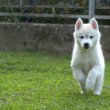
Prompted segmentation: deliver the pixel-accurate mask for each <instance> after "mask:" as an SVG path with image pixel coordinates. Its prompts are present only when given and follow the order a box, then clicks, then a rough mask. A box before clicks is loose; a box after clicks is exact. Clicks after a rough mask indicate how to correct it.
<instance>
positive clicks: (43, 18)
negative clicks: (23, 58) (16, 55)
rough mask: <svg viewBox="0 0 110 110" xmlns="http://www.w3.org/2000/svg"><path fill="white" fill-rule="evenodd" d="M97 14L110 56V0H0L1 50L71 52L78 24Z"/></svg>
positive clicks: (104, 46)
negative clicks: (76, 23)
mask: <svg viewBox="0 0 110 110" xmlns="http://www.w3.org/2000/svg"><path fill="white" fill-rule="evenodd" d="M92 17H95V18H96V19H97V21H98V23H99V27H100V31H101V33H102V40H101V41H102V48H103V50H104V54H105V55H106V56H107V58H108V57H109V56H110V45H109V44H110V37H109V34H110V0H0V50H17V51H24V50H26V51H27V50H31V51H47V52H50V53H57V54H58V53H59V54H65V53H69V54H70V53H71V52H72V48H73V43H74V39H73V35H72V33H73V31H74V24H75V22H76V20H77V19H78V18H82V19H83V21H84V23H87V22H88V21H90V19H91V18H92Z"/></svg>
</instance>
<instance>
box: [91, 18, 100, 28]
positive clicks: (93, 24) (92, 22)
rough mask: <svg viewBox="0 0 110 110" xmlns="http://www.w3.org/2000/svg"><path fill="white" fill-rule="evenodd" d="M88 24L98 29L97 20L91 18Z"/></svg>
mask: <svg viewBox="0 0 110 110" xmlns="http://www.w3.org/2000/svg"><path fill="white" fill-rule="evenodd" d="M90 24H91V26H92V28H93V29H96V30H98V29H99V27H98V23H97V21H96V19H95V18H92V19H91V20H90Z"/></svg>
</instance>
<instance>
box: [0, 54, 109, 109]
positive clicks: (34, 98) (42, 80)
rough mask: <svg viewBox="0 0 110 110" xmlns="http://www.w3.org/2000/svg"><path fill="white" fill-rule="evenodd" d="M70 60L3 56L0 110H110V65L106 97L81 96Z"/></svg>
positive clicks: (0, 58) (67, 58)
mask: <svg viewBox="0 0 110 110" xmlns="http://www.w3.org/2000/svg"><path fill="white" fill-rule="evenodd" d="M70 59H71V58H70V57H69V56H68V57H66V56H64V57H60V56H55V55H53V56H52V55H48V54H46V53H33V52H32V53H29V52H21V53H20V52H0V110H110V62H107V64H106V72H105V81H104V87H103V93H102V95H101V96H95V95H92V94H91V93H90V94H87V95H81V94H80V89H79V86H78V84H77V81H76V80H75V79H74V78H73V76H72V73H71V68H70Z"/></svg>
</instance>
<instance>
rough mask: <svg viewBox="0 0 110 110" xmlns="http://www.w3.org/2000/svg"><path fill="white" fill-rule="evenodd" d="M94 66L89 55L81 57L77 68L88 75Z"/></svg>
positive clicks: (92, 59)
mask: <svg viewBox="0 0 110 110" xmlns="http://www.w3.org/2000/svg"><path fill="white" fill-rule="evenodd" d="M94 64H95V61H94V58H93V56H91V55H85V56H81V57H80V58H79V60H78V66H79V67H80V69H81V70H82V71H83V72H84V73H85V74H88V72H89V71H90V70H91V68H92V67H93V65H94Z"/></svg>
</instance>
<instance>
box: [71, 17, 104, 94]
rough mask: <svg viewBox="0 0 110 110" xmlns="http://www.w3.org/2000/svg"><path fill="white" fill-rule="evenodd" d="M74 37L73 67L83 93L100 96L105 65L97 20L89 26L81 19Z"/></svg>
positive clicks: (91, 21) (76, 25)
mask: <svg viewBox="0 0 110 110" xmlns="http://www.w3.org/2000/svg"><path fill="white" fill-rule="evenodd" d="M73 36H74V42H75V43H74V49H73V55H72V60H71V67H72V71H73V74H74V76H75V78H76V79H77V81H78V82H79V85H80V87H81V93H87V92H88V91H89V90H93V93H94V94H97V95H100V93H101V90H102V86H103V77H104V69H105V63H104V57H103V54H102V50H101V45H100V38H101V34H100V32H99V27H98V23H97V21H96V20H95V18H92V19H91V20H90V23H88V24H83V21H82V20H81V19H80V18H79V19H78V20H77V21H76V24H75V32H74V33H73Z"/></svg>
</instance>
